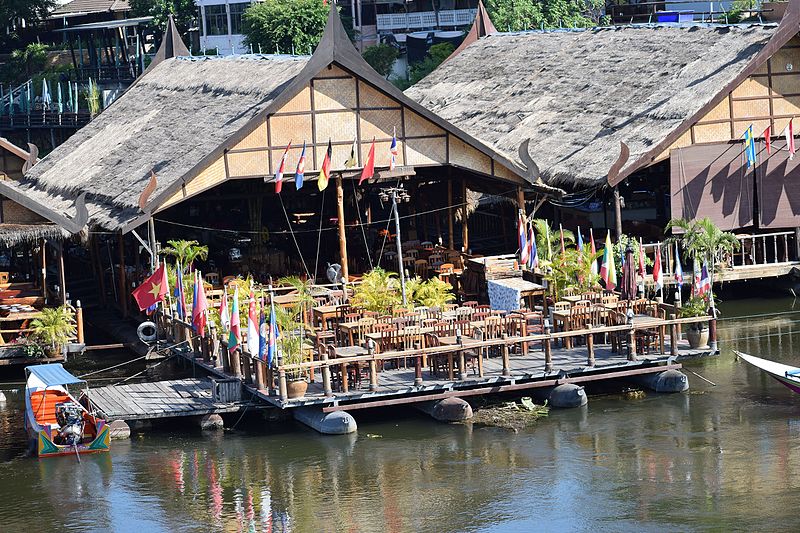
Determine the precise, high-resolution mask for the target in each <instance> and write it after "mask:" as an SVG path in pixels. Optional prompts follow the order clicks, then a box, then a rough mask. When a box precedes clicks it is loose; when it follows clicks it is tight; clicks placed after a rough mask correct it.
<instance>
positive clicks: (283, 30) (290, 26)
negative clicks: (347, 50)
mask: <svg viewBox="0 0 800 533" xmlns="http://www.w3.org/2000/svg"><path fill="white" fill-rule="evenodd" d="M327 19H328V7H327V6H326V5H324V4H323V3H322V1H321V0H265V1H264V2H257V3H255V4H253V5H252V6H251V7H250V8H248V9H247V11H245V12H244V17H243V31H244V35H245V44H246V45H251V46H252V47H253V49H254V50H256V49H259V46H260V49H261V50H263V51H264V52H265V53H273V52H280V53H284V54H288V53H297V54H305V53H309V52H312V51H313V50H314V48H315V47H316V46H317V44H319V40H320V38H321V37H322V31H323V30H324V29H325V23H326V22H327Z"/></svg>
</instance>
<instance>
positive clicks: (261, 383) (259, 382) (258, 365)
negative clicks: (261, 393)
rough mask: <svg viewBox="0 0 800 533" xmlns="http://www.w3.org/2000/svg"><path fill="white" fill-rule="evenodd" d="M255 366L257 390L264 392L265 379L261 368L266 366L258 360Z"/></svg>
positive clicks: (254, 362) (255, 361)
mask: <svg viewBox="0 0 800 533" xmlns="http://www.w3.org/2000/svg"><path fill="white" fill-rule="evenodd" d="M253 364H254V366H255V372H254V373H255V382H256V390H263V389H264V379H263V375H262V373H261V368H262V367H263V366H264V365H263V362H262V361H261V360H260V359H256V360H254V361H253Z"/></svg>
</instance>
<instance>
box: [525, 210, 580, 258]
mask: <svg viewBox="0 0 800 533" xmlns="http://www.w3.org/2000/svg"><path fill="white" fill-rule="evenodd" d="M533 229H534V233H535V234H536V254H537V256H538V257H539V265H540V267H541V268H543V269H544V268H547V267H548V266H549V265H550V263H551V262H552V261H553V260H554V259H555V258H556V257H557V256H558V255H559V254H560V253H561V232H560V231H559V230H558V229H556V228H553V227H551V226H550V222H548V221H547V219H544V218H535V219H533ZM574 243H575V234H574V233H572V232H571V231H569V230H564V246H565V247H568V246H570V245H572V244H574Z"/></svg>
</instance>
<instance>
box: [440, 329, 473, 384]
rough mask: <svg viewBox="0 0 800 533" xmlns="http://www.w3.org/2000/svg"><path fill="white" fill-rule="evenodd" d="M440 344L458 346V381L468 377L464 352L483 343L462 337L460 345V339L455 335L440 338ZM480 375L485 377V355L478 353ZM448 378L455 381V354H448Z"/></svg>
mask: <svg viewBox="0 0 800 533" xmlns="http://www.w3.org/2000/svg"><path fill="white" fill-rule="evenodd" d="M438 339H439V344H441V345H442V346H458V347H459V348H460V349H459V350H458V379H459V380H463V379H464V378H465V377H466V362H465V361H464V350H466V349H469V348H474V347H475V346H476V345H478V344H479V343H480V342H481V341H479V340H476V339H473V338H470V337H461V344H460V345H459V343H458V338H457V337H456V336H455V335H450V336H443V337H438ZM478 375H479V376H480V377H483V355H482V354H481V353H480V351H479V352H478ZM447 377H448V379H449V380H450V381H452V380H453V379H454V376H453V352H447Z"/></svg>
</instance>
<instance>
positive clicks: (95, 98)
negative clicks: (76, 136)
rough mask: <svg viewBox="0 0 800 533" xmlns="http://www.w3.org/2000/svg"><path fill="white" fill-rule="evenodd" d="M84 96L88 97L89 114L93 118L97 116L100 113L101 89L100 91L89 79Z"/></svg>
mask: <svg viewBox="0 0 800 533" xmlns="http://www.w3.org/2000/svg"><path fill="white" fill-rule="evenodd" d="M84 96H85V97H86V105H87V106H89V114H91V115H92V116H95V115H97V114H98V113H99V112H100V107H101V105H100V89H98V87H97V84H96V83H94V82H93V81H92V79H91V78H89V85H87V86H86V90H85V91H84Z"/></svg>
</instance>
